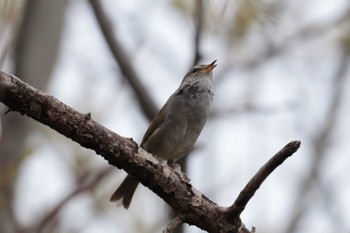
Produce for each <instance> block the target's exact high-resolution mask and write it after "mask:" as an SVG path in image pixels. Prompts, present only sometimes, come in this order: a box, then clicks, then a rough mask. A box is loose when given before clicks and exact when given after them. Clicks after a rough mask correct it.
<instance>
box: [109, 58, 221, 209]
mask: <svg viewBox="0 0 350 233" xmlns="http://www.w3.org/2000/svg"><path fill="white" fill-rule="evenodd" d="M216 61H217V60H214V61H213V62H211V63H210V64H206V65H195V66H194V67H192V68H191V69H190V70H189V71H188V72H187V73H186V75H185V76H184V78H183V80H182V82H181V84H180V86H179V87H178V89H177V90H176V91H175V92H174V93H173V94H172V95H171V96H170V97H169V99H168V100H167V101H166V103H165V104H164V106H163V107H162V108H161V109H160V111H159V112H158V113H157V114H156V115H155V117H154V118H153V120H152V121H151V123H150V126H149V127H148V129H147V131H146V133H145V134H144V136H143V139H142V141H141V144H140V146H141V147H142V148H143V149H144V150H146V151H147V152H149V153H151V154H152V155H154V156H156V157H157V158H159V159H162V160H166V161H167V162H168V164H169V165H171V164H174V161H176V160H178V159H180V158H182V157H184V156H185V155H187V154H188V153H189V152H190V151H191V149H192V148H193V146H194V144H195V142H196V140H197V138H198V137H199V135H200V133H201V131H202V129H203V127H204V125H205V123H206V121H207V119H208V116H209V112H210V108H211V103H212V100H213V98H214V89H213V85H212V76H213V74H212V71H213V70H214V68H215V67H216V66H217V64H216ZM138 184H139V181H138V180H137V179H136V178H135V177H134V176H132V175H130V174H128V175H127V176H126V178H125V179H124V181H123V182H122V183H121V185H120V186H119V187H118V188H117V190H116V191H115V192H114V193H113V194H112V196H111V198H110V202H117V204H118V203H119V205H120V204H122V205H123V206H124V208H125V209H128V208H129V206H130V203H131V200H132V197H133V195H134V193H135V191H136V188H137V186H138Z"/></svg>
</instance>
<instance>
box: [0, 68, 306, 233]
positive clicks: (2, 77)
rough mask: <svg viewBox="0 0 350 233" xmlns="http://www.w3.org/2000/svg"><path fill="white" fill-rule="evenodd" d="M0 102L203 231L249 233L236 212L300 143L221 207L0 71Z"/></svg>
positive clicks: (86, 118)
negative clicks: (125, 176) (133, 180)
mask: <svg viewBox="0 0 350 233" xmlns="http://www.w3.org/2000/svg"><path fill="white" fill-rule="evenodd" d="M0 101H1V102H3V103H4V104H6V105H7V106H8V107H9V108H10V109H11V110H12V111H18V112H19V113H21V114H25V115H27V116H29V117H31V118H33V119H35V120H37V121H39V122H41V123H43V124H45V125H47V126H49V127H51V128H52V129H54V130H56V131H57V132H59V133H61V134H62V135H64V136H66V137H68V138H70V139H72V140H73V141H75V142H77V143H79V144H80V145H82V146H83V147H86V148H88V149H92V150H94V151H95V152H96V153H97V154H100V155H101V156H102V157H103V158H104V159H106V160H107V161H108V162H109V163H110V164H111V165H113V166H115V167H118V168H120V169H124V170H125V171H126V172H128V173H129V174H132V175H133V176H135V177H137V178H138V180H139V181H140V182H141V183H142V184H143V185H145V186H146V187H148V188H149V189H151V190H152V191H153V192H155V193H156V194H157V195H158V196H159V197H161V198H162V199H163V200H164V201H165V202H166V203H168V204H169V205H170V206H171V207H172V208H173V210H174V212H175V213H176V214H177V215H179V216H183V222H186V223H188V224H190V225H196V226H197V227H199V228H201V229H203V230H206V231H208V232H233V233H235V232H236V233H243V232H244V233H249V232H250V231H249V230H248V229H247V228H245V226H244V224H243V223H242V222H241V219H240V216H239V215H240V213H241V212H242V211H243V209H244V207H245V205H246V204H247V202H248V201H249V200H250V198H251V197H252V196H253V194H254V193H255V191H256V190H257V188H258V187H259V186H260V185H261V183H262V182H263V181H264V179H265V178H266V177H267V176H268V175H269V174H270V173H271V172H272V171H273V170H274V169H275V168H276V167H277V166H278V165H280V164H281V163H282V162H283V161H284V160H285V159H286V158H287V157H288V156H290V155H292V154H293V153H294V152H295V151H296V150H297V149H298V148H299V145H300V142H297V141H296V142H291V143H289V144H288V145H287V146H286V147H285V148H284V149H282V150H281V151H280V152H278V153H277V155H276V156H275V157H273V158H272V159H271V160H270V161H269V162H268V163H267V164H266V165H264V167H263V168H261V169H260V171H259V172H258V173H257V175H256V176H255V177H254V178H253V179H252V180H253V181H250V182H249V183H248V185H247V186H246V188H245V189H244V190H243V191H242V193H241V194H240V195H239V196H238V198H237V200H236V201H235V204H234V205H233V207H229V208H224V207H220V206H218V205H217V204H216V203H214V202H212V201H211V200H209V199H208V198H207V197H206V196H205V195H203V194H202V193H200V192H199V191H198V190H196V189H195V188H194V187H192V185H191V184H190V183H188V181H187V179H186V178H184V177H186V176H185V175H183V174H181V173H179V172H175V171H174V170H173V169H171V168H170V167H168V166H167V165H166V163H164V162H162V161H160V160H158V159H156V158H155V157H153V156H152V155H151V154H149V153H147V152H146V151H144V150H143V149H141V148H139V147H138V145H137V144H136V143H135V142H134V141H133V140H132V139H130V138H124V137H122V136H120V135H118V134H116V133H114V132H112V131H110V130H108V129H107V128H105V127H103V126H102V125H100V124H98V123H97V122H95V121H94V120H92V118H91V115H90V114H89V113H88V114H81V113H79V112H77V111H76V110H74V109H72V108H71V107H69V106H67V105H65V104H63V103H62V102H60V101H58V100H57V99H56V98H54V97H53V96H50V95H47V94H45V93H43V92H41V91H39V90H37V89H35V88H33V87H31V86H29V85H28V84H26V83H24V82H23V81H21V80H20V79H18V78H17V77H15V76H13V75H8V74H6V73H3V72H0ZM176 222H178V221H176Z"/></svg>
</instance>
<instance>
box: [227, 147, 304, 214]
mask: <svg viewBox="0 0 350 233" xmlns="http://www.w3.org/2000/svg"><path fill="white" fill-rule="evenodd" d="M300 144H301V143H300V141H292V142H290V143H288V144H287V145H286V146H285V147H284V148H283V149H281V150H280V151H279V152H277V154H275V155H274V156H273V157H272V158H271V159H270V160H269V161H267V162H266V163H265V164H264V166H262V167H261V168H260V169H259V171H258V172H257V173H256V174H255V176H253V178H252V179H251V180H250V181H249V182H248V184H247V185H246V186H245V187H244V189H243V190H242V191H241V192H240V194H239V195H238V197H237V199H236V200H235V202H234V203H233V205H232V206H230V207H229V209H228V212H229V217H230V218H234V217H238V216H240V214H241V213H242V212H243V210H244V209H245V207H246V205H247V203H248V202H249V200H250V199H251V198H252V197H253V196H254V194H255V192H256V190H258V189H259V187H260V185H261V184H262V183H263V182H264V181H265V179H266V178H267V177H268V176H269V175H270V174H271V173H272V172H273V171H274V170H275V169H276V168H277V167H278V166H279V165H281V164H282V163H283V162H284V161H285V160H286V159H287V158H288V157H290V156H291V155H292V154H294V153H295V152H296V151H297V150H298V149H299V147H300Z"/></svg>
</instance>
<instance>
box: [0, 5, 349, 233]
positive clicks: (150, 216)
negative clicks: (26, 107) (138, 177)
mask: <svg viewBox="0 0 350 233" xmlns="http://www.w3.org/2000/svg"><path fill="white" fill-rule="evenodd" d="M349 22H350V3H349V1H347V0H309V1H301V0H294V1H286V0H235V1H231V0H219V1H217V0H190V1H188V0H163V1H159V0H128V1H113V0H103V1H102V0H101V1H98V0H50V1H47V0H28V1H24V0H0V35H1V36H0V69H1V70H3V71H5V72H9V73H14V74H15V75H17V76H18V77H20V78H21V79H23V80H24V81H25V82H27V83H29V84H30V85H32V86H34V87H36V88H38V89H41V90H43V91H45V92H47V93H50V94H51V95H53V96H55V97H57V98H58V99H59V100H61V101H62V102H64V103H66V104H68V105H69V106H71V107H73V108H75V109H76V110H78V111H80V112H82V113H88V112H90V113H91V114H92V118H93V119H94V120H96V121H98V122H99V123H101V124H103V125H104V126H106V127H108V128H109V129H111V130H113V131H115V132H116V133H118V134H121V135H123V136H126V137H132V138H133V139H134V140H135V141H137V142H140V140H141V138H142V136H143V134H144V132H145V131H146V129H147V127H148V123H149V121H150V119H151V118H152V116H153V115H154V114H155V112H156V111H157V110H158V109H159V108H160V107H161V106H162V105H163V104H164V103H165V101H166V100H167V98H168V97H169V96H170V95H171V94H172V93H173V92H174V91H175V89H176V88H177V87H178V85H179V84H180V82H181V80H182V78H183V76H184V74H185V73H186V72H187V71H188V69H189V68H190V67H191V66H192V65H193V64H196V63H209V62H211V61H213V60H214V59H218V66H217V68H216V69H215V70H214V85H215V99H214V103H213V107H212V111H211V117H210V119H209V121H208V122H207V125H206V127H205V128H204V130H203V132H202V134H201V136H200V138H199V140H198V141H197V143H196V147H195V149H194V151H193V152H192V153H191V155H190V156H189V157H188V159H187V163H186V164H184V165H183V169H186V170H187V174H188V176H189V178H190V179H191V183H192V184H193V185H194V186H195V187H196V188H197V189H199V190H200V191H201V192H203V193H204V194H205V195H207V196H208V197H209V198H211V199H212V200H213V201H215V202H216V203H218V204H219V205H222V206H229V205H231V204H232V203H233V201H234V200H235V198H236V197H237V195H238V194H239V192H240V190H241V189H242V188H243V187H244V185H245V184H246V183H247V182H248V180H249V179H250V178H251V177H252V176H253V175H254V174H255V172H256V171H257V170H258V169H259V168H260V167H261V166H262V165H263V164H264V163H265V162H266V161H267V160H268V159H269V158H270V157H271V156H273V155H274V154H275V153H276V152H277V151H278V150H279V149H281V148H282V147H283V146H284V145H285V144H287V143H288V142H289V141H291V140H301V142H302V145H301V148H300V150H299V151H298V152H297V153H296V154H295V155H293V156H292V157H291V158H289V159H288V160H287V161H286V162H285V163H284V164H282V166H280V167H278V169H277V170H276V171H275V172H274V173H272V175H271V176H270V177H269V178H268V179H267V181H266V182H265V183H264V184H263V185H262V187H261V188H260V189H259V190H258V192H257V193H256V194H255V196H254V197H253V199H252V200H251V201H250V202H249V204H248V206H247V208H246V209H245V211H244V212H243V215H242V220H243V222H244V223H245V224H246V226H247V227H248V228H249V229H250V228H251V226H255V227H256V228H257V232H260V233H263V232H279V233H280V232H283V233H296V232H298V233H304V232H305V233H306V232H318V233H332V232H338V233H350V221H349V218H350V181H349V177H350V171H349V168H348V167H349V164H350V156H349V152H350V145H349V138H350V122H349V119H350V118H349V116H348V115H349V113H350V105H349V104H348V102H349V100H350V92H349V91H346V90H348V89H349V87H350V83H349V77H350V73H349V69H348V67H349V64H350V62H349V60H350V59H349V56H350V24H349ZM6 110H7V108H6V106H4V105H3V104H0V112H1V114H0V115H1V117H0V119H1V122H0V133H1V140H0V232H2V233H13V232H15V233H17V232H18V233H19V232H40V233H44V232H45V233H46V232H59V233H61V232H62V233H71V232H72V233H73V232H83V233H95V232H104V233H109V232H113V233H116V232H123V233H129V232H140V233H143V232H145V233H146V232H150V233H151V232H161V231H162V230H163V229H164V227H165V225H166V224H167V223H168V221H169V218H170V217H171V210H170V209H169V207H168V206H167V204H165V203H164V202H163V201H162V200H161V199H160V198H158V197H157V196H156V195H155V194H154V193H152V192H151V191H149V190H148V189H147V188H144V187H140V188H139V189H138V190H137V192H136V194H135V197H134V200H133V203H132V204H131V207H130V208H129V210H128V211H126V210H124V209H122V208H116V207H115V205H111V204H110V203H109V202H108V200H109V197H110V195H111V194H112V192H113V191H114V189H115V188H116V187H117V186H118V185H119V184H120V183H121V181H122V179H123V178H124V177H125V172H124V171H121V170H118V169H116V168H114V167H112V166H109V165H108V164H107V162H106V161H104V160H103V159H102V158H101V157H100V156H98V155H96V154H95V153H94V152H93V151H91V150H87V149H84V148H81V147H80V146H79V145H78V144H76V143H75V142H73V141H71V140H70V139H67V138H65V137H63V136H61V135H60V134H58V133H56V132H55V131H53V130H51V129H50V128H48V127H46V126H43V125H41V124H40V123H38V122H35V121H34V120H32V119H29V118H27V117H23V116H20V115H19V114H18V113H15V112H11V113H9V114H7V115H6V116H4V112H5V111H6ZM347 116H348V117H347ZM179 232H191V233H194V232H202V231H200V230H199V229H198V228H196V227H193V226H188V225H185V226H184V227H183V228H182V229H180V230H179Z"/></svg>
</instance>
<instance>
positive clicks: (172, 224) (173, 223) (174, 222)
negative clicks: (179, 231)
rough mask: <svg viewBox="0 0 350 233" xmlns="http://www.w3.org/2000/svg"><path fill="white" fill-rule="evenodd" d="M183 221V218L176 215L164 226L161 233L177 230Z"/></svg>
mask: <svg viewBox="0 0 350 233" xmlns="http://www.w3.org/2000/svg"><path fill="white" fill-rule="evenodd" d="M183 221H184V216H182V215H178V216H176V217H175V218H174V219H173V220H171V222H170V223H169V224H168V225H167V226H166V228H165V229H164V231H163V233H172V232H174V231H175V229H176V228H178V227H179V226H180V225H181V224H182V223H183Z"/></svg>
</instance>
